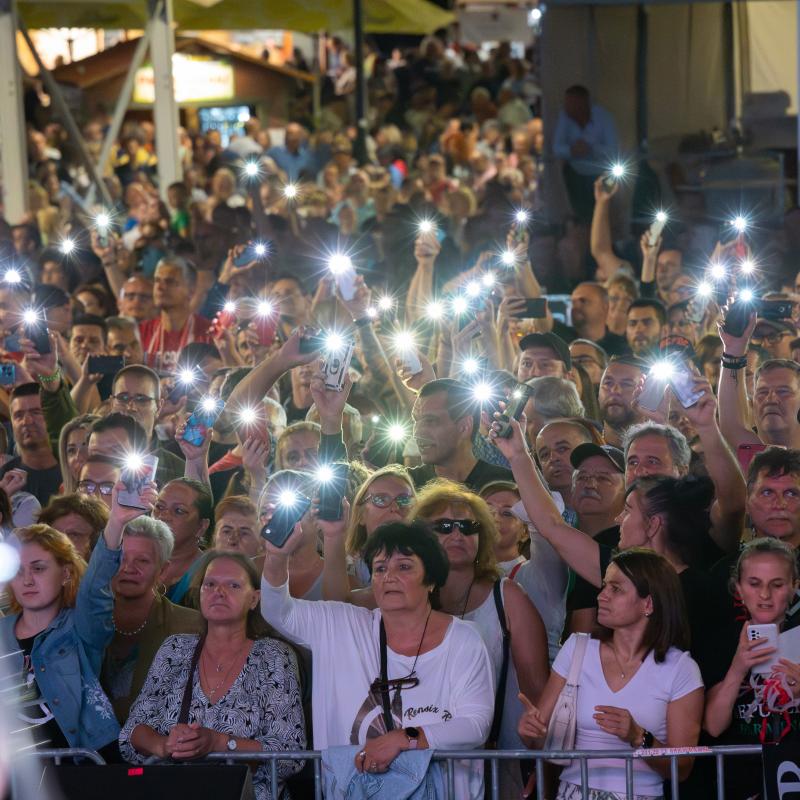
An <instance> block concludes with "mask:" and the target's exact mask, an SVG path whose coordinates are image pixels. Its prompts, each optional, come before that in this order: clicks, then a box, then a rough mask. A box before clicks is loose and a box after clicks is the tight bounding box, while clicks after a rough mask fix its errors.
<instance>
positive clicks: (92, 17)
mask: <svg viewBox="0 0 800 800" xmlns="http://www.w3.org/2000/svg"><path fill="white" fill-rule="evenodd" d="M19 13H20V16H21V17H22V19H23V20H24V21H25V24H26V25H27V26H28V27H29V28H106V29H113V28H138V29H141V28H144V26H145V23H146V21H147V15H148V4H147V2H146V0H22V2H20V3H19ZM174 16H175V21H176V22H177V25H178V28H179V29H181V30H252V29H276V28H279V29H285V30H294V31H303V32H307V33H313V32H315V31H320V30H327V31H338V30H345V29H352V27H353V3H352V0H256V2H242V1H241V0H174ZM453 21H454V16H453V14H452V13H451V12H449V11H444V10H443V9H441V8H439V7H438V6H436V5H434V4H433V3H430V2H428V0H364V23H365V24H364V28H365V30H366V31H367V33H414V34H425V33H432V32H433V31H435V30H436V29H437V28H443V27H446V26H447V25H449V24H451V23H452V22H453Z"/></svg>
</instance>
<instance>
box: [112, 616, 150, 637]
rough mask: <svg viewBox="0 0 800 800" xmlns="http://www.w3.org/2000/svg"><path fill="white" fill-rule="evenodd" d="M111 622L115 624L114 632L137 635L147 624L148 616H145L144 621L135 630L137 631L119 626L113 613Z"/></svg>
mask: <svg viewBox="0 0 800 800" xmlns="http://www.w3.org/2000/svg"><path fill="white" fill-rule="evenodd" d="M111 624H112V625H113V626H114V633H118V634H119V635H120V636H137V635H138V634H140V633H141V632H142V631H143V630H144V628H145V625H147V617H145V619H144V622H143V623H142V624H141V625H140V626H139V627H138V628H137V629H136V630H135V631H123V630H120V629H119V628H118V627H117V621H116V620H115V619H114V615H113V614H112V615H111Z"/></svg>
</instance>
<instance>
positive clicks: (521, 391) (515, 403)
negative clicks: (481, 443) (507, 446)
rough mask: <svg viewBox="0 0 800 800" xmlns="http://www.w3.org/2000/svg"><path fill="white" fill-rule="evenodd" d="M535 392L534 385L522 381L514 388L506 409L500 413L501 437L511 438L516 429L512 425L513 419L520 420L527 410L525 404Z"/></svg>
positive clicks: (499, 433)
mask: <svg viewBox="0 0 800 800" xmlns="http://www.w3.org/2000/svg"><path fill="white" fill-rule="evenodd" d="M532 394H533V387H531V386H528V384H527V383H521V384H519V385H518V386H516V387H515V388H514V390H513V391H512V392H511V397H510V398H509V401H508V403H507V404H506V410H505V411H504V412H503V413H502V414H501V415H500V420H499V421H500V429H499V430H498V431H497V436H498V437H499V438H500V439H510V438H511V436H512V435H513V433H514V431H513V429H512V427H511V422H510V421H511V420H512V419H513V420H516V421H517V422H519V418H520V417H521V416H522V412H523V411H525V406H526V405H527V404H528V400H529V399H530V397H531V395H532Z"/></svg>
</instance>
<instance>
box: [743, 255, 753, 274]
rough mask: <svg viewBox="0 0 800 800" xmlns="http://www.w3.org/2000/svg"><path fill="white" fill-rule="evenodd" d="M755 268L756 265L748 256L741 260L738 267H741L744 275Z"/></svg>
mask: <svg viewBox="0 0 800 800" xmlns="http://www.w3.org/2000/svg"><path fill="white" fill-rule="evenodd" d="M755 268H756V265H755V264H754V263H753V262H752V261H751V260H750V259H749V258H746V259H745V260H744V261H742V263H741V266H740V267H739V269H741V271H742V272H743V273H744V274H745V275H750V273H751V272H752V271H753V270H754V269H755Z"/></svg>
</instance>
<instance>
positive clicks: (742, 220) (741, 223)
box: [731, 214, 748, 233]
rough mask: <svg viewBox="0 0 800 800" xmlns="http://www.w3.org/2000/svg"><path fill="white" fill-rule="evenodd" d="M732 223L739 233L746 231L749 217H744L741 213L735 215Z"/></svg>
mask: <svg viewBox="0 0 800 800" xmlns="http://www.w3.org/2000/svg"><path fill="white" fill-rule="evenodd" d="M731 225H733V227H734V228H735V229H736V232H737V233H744V232H745V231H746V230H747V225H748V222H747V217H743V216H742V215H741V214H739V215H738V216H736V217H734V218H733V219H732V220H731Z"/></svg>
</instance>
